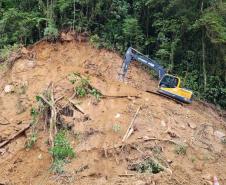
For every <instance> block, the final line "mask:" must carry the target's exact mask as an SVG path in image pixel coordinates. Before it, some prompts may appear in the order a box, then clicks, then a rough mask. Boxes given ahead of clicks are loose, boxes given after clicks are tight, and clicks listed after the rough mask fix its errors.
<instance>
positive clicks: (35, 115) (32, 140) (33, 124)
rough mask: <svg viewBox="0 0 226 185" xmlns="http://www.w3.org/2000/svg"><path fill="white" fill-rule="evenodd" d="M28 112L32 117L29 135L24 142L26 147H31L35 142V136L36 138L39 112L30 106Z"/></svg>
mask: <svg viewBox="0 0 226 185" xmlns="http://www.w3.org/2000/svg"><path fill="white" fill-rule="evenodd" d="M30 114H31V118H32V120H31V134H30V136H29V137H28V139H27V141H26V143H25V147H26V148H27V149H31V148H32V147H33V146H34V144H35V143H36V141H37V138H38V133H37V130H36V126H37V123H38V116H39V112H38V110H37V109H36V108H34V107H32V108H31V111H30Z"/></svg>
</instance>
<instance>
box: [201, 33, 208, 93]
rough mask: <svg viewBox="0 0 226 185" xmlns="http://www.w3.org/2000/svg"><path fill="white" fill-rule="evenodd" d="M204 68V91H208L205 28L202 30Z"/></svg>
mask: <svg viewBox="0 0 226 185" xmlns="http://www.w3.org/2000/svg"><path fill="white" fill-rule="evenodd" d="M202 70H203V86H204V91H206V86H207V75H206V46H205V38H204V29H203V30H202Z"/></svg>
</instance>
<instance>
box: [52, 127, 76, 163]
mask: <svg viewBox="0 0 226 185" xmlns="http://www.w3.org/2000/svg"><path fill="white" fill-rule="evenodd" d="M51 153H52V155H53V158H54V161H55V160H56V161H59V160H62V161H64V160H66V159H69V158H74V157H75V152H74V151H73V148H72V147H71V146H70V143H69V141H68V140H67V138H66V133H65V131H60V132H58V133H57V135H56V137H55V139H54V146H53V147H52V148H51Z"/></svg>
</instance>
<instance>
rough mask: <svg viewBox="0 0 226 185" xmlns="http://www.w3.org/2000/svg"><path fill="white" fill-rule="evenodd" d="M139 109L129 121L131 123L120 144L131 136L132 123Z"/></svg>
mask: <svg viewBox="0 0 226 185" xmlns="http://www.w3.org/2000/svg"><path fill="white" fill-rule="evenodd" d="M140 109H141V106H139V107H138V109H137V111H136V113H135V115H134V117H133V120H132V121H131V123H130V125H129V127H128V129H127V131H126V134H125V135H124V137H123V139H122V142H124V141H125V140H126V139H128V138H129V137H130V136H131V134H132V133H133V131H134V129H133V124H134V122H135V120H136V117H137V115H138V113H139V111H140Z"/></svg>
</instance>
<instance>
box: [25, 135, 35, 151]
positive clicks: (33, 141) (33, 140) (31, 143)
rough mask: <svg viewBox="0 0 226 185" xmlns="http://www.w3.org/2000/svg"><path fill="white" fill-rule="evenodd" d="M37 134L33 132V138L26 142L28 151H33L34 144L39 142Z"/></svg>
mask: <svg viewBox="0 0 226 185" xmlns="http://www.w3.org/2000/svg"><path fill="white" fill-rule="evenodd" d="M37 136H38V135H37V133H36V132H33V133H32V134H31V136H30V137H29V138H28V140H27V142H26V144H25V147H26V148H27V149H31V148H32V147H33V146H34V144H35V143H36V141H37Z"/></svg>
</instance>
